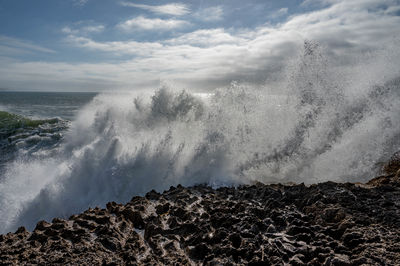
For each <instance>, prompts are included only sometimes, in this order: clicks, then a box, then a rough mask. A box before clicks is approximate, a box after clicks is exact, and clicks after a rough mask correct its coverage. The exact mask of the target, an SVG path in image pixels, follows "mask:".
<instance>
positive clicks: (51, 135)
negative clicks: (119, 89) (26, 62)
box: [0, 91, 96, 181]
mask: <svg viewBox="0 0 400 266" xmlns="http://www.w3.org/2000/svg"><path fill="white" fill-rule="evenodd" d="M95 95H96V93H75V92H74V93H72V92H71V93H68V92H19V91H17V92H15V91H0V181H1V180H2V179H4V172H6V170H5V167H6V166H7V164H10V163H12V161H13V160H15V159H19V160H31V159H34V158H37V157H38V156H39V155H40V154H42V155H44V154H47V155H49V153H50V152H51V151H53V152H55V151H56V149H55V148H56V147H57V146H58V145H59V144H60V143H61V141H62V139H63V135H64V133H65V132H66V130H67V129H68V127H69V124H70V121H72V120H73V119H74V117H75V115H76V113H77V112H78V111H79V109H80V108H82V106H84V105H85V104H87V103H88V102H90V101H91V100H92V99H93V97H94V96H95ZM34 155H35V156H36V157H35V156H34Z"/></svg>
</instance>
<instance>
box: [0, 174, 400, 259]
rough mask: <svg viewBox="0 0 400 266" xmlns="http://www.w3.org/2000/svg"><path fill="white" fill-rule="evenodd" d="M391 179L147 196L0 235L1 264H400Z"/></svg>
mask: <svg viewBox="0 0 400 266" xmlns="http://www.w3.org/2000/svg"><path fill="white" fill-rule="evenodd" d="M396 180H397V179H395V178H394V176H385V177H384V178H379V179H377V180H375V181H373V182H370V183H368V184H366V185H359V184H357V185H356V184H350V183H347V184H338V183H333V182H326V183H322V184H316V185H311V186H308V187H307V186H305V185H304V184H300V185H295V184H291V185H281V184H275V185H264V184H261V183H256V184H254V185H251V186H240V187H236V188H235V187H223V188H219V189H217V190H214V189H212V188H210V187H207V186H204V185H202V186H196V187H192V188H184V187H182V186H177V187H171V188H170V189H169V190H168V191H165V192H164V193H162V194H161V193H158V192H156V191H151V192H149V193H147V194H146V196H145V197H138V196H135V197H133V198H132V200H131V201H130V202H128V203H127V204H125V205H122V204H118V203H115V202H110V203H108V204H107V205H106V209H100V208H94V209H92V208H91V209H88V210H87V211H85V212H83V213H81V214H78V215H73V216H71V217H70V218H69V219H68V220H63V219H58V218H55V219H53V221H52V223H48V222H45V221H41V222H39V223H38V224H37V226H36V228H35V230H34V231H33V232H32V233H30V232H28V231H26V229H24V228H22V227H21V228H19V229H18V230H17V231H16V232H15V233H9V234H6V235H0V264H1V265H3V264H5V265H19V264H24V263H28V264H43V265H46V264H47V265H53V264H73V265H80V264H82V265H99V264H100V265H101V264H104V265H165V264H175V265H190V264H193V265H200V264H206V265H221V264H223V265H236V264H239V265H284V264H287V265H305V264H307V265H323V264H325V265H361V264H366V265H400V255H399V254H400V244H399V243H400V237H399V235H400V229H399V228H400V212H399V207H400V205H399V204H397V203H398V202H400V185H399V184H398V183H399V182H398V181H396ZM378 181H379V182H378Z"/></svg>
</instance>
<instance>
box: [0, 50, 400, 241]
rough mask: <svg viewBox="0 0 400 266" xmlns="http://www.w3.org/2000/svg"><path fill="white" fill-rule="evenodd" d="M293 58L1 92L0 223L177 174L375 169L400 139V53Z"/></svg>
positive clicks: (220, 181) (284, 174)
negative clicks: (216, 81) (235, 68)
mask: <svg viewBox="0 0 400 266" xmlns="http://www.w3.org/2000/svg"><path fill="white" fill-rule="evenodd" d="M296 60H297V61H295V62H293V65H291V66H288V68H287V70H286V71H287V73H284V74H282V75H281V76H282V79H281V80H278V81H276V82H274V83H273V85H270V84H266V85H265V86H245V85H241V84H240V83H232V84H231V85H230V86H227V87H224V88H219V89H215V90H214V91H212V92H210V93H206V92H204V93H195V92H192V91H190V90H186V91H184V90H180V89H176V88H173V87H161V88H157V89H155V90H153V91H152V90H147V91H132V92H131V93H115V92H112V93H101V94H98V95H93V94H74V93H65V94H63V93H54V94H52V93H7V92H2V93H1V94H0V111H2V112H1V113H0V121H2V122H0V123H2V125H1V126H0V138H1V140H0V233H5V232H8V231H11V230H15V229H16V228H17V227H18V226H20V225H24V226H27V227H28V228H29V229H32V228H33V227H34V225H35V223H36V222H37V221H39V220H42V219H46V220H51V219H52V218H54V217H68V216H69V215H71V214H73V213H77V212H80V211H83V210H85V209H87V208H88V207H94V206H104V205H105V204H106V203H107V202H109V201H118V202H127V201H129V200H130V199H131V198H132V196H134V195H143V194H145V193H146V192H148V191H150V190H151V189H155V190H158V191H161V190H163V189H168V188H169V187H170V186H172V185H174V186H175V185H177V184H182V185H185V186H190V185H194V184H199V183H207V184H209V185H212V186H222V185H237V184H241V183H251V182H253V181H261V182H264V183H276V182H289V181H292V182H304V183H307V184H310V183H318V182H323V181H328V180H331V181H351V182H353V181H367V180H368V179H370V178H371V177H373V176H375V175H376V174H377V173H379V165H380V163H381V162H383V161H385V160H387V159H388V158H390V156H391V155H392V154H393V153H394V152H396V151H398V150H400V73H399V71H398V70H399V67H398V66H399V62H400V61H398V60H393V61H392V62H391V61H389V60H388V57H383V58H380V57H377V58H374V60H371V58H370V57H369V58H367V60H366V61H365V62H364V61H362V60H361V59H360V62H359V64H358V65H357V67H349V68H343V67H341V68H340V69H339V68H337V66H336V65H335V64H334V63H331V62H329V61H328V59H327V58H326V57H324V51H323V50H322V49H321V48H319V47H318V45H313V44H312V43H311V44H310V43H306V44H305V47H304V50H303V51H300V52H299V57H298V59H296ZM270 86H274V87H270Z"/></svg>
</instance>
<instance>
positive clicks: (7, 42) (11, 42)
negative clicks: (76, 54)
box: [0, 35, 56, 54]
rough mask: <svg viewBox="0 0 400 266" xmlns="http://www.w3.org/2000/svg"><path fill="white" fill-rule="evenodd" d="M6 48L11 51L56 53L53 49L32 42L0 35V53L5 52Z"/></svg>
mask: <svg viewBox="0 0 400 266" xmlns="http://www.w3.org/2000/svg"><path fill="white" fill-rule="evenodd" d="M6 49H7V51H8V52H11V53H13V54H14V53H32V52H41V53H56V52H55V51H54V50H51V49H48V48H45V47H42V46H39V45H36V44H32V43H30V42H28V41H26V40H21V39H16V38H11V37H8V36H3V35H0V54H6V52H7V51H6Z"/></svg>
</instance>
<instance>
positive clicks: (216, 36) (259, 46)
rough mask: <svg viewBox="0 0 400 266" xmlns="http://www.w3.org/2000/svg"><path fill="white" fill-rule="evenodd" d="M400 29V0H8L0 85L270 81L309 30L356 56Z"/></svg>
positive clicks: (58, 87)
mask: <svg viewBox="0 0 400 266" xmlns="http://www.w3.org/2000/svg"><path fill="white" fill-rule="evenodd" d="M398 36H400V1H399V0H269V1H267V0H247V1H242V0H187V1H181V2H179V1H167V0H158V1H154V0H35V1H32V0H0V88H7V89H13V90H17V89H18V90H50V91H101V90H111V89H122V90H126V89H143V88H152V87H153V88H154V87H157V86H159V84H160V83H163V82H168V83H169V84H173V85H174V86H177V87H186V88H193V89H197V90H210V89H213V88H215V87H220V86H225V85H227V84H229V83H231V82H232V81H234V80H238V81H242V82H250V83H263V82H265V80H266V79H268V78H269V77H270V76H271V75H273V73H274V72H276V71H279V69H280V68H281V67H282V66H283V65H284V64H285V62H286V60H290V59H291V58H292V57H294V56H296V52H297V51H298V50H299V49H301V46H302V44H303V42H304V40H306V39H308V40H314V41H317V42H318V43H320V44H321V45H323V46H324V47H326V50H327V51H329V54H330V56H332V57H335V58H338V59H339V60H338V62H341V63H343V64H346V59H348V58H351V57H355V56H357V54H360V53H367V52H370V51H373V50H377V49H383V48H384V47H385V46H386V45H388V43H391V42H393V41H395V40H396V39H398ZM340 58H341V59H342V60H340Z"/></svg>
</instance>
